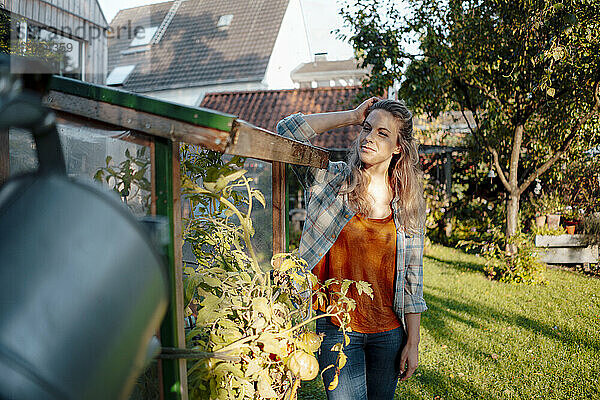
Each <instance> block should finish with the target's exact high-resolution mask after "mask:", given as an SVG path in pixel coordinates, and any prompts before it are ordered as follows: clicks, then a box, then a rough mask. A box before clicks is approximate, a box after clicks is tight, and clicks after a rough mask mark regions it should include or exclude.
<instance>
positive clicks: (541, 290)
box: [298, 245, 600, 400]
mask: <svg viewBox="0 0 600 400" xmlns="http://www.w3.org/2000/svg"><path fill="white" fill-rule="evenodd" d="M424 262H425V289H424V293H425V300H426V301H427V305H428V307H429V310H428V311H427V312H426V313H424V314H423V317H422V328H421V336H422V338H421V346H420V365H419V368H418V369H417V373H416V375H415V377H413V378H412V379H410V380H409V381H408V382H406V383H404V384H401V385H398V389H397V391H396V397H397V398H398V399H415V400H416V399H424V398H426V399H436V398H437V399H477V398H480V399H513V398H514V399H565V398H568V399H590V398H600V378H599V376H600V361H599V360H600V279H596V278H591V277H586V276H583V275H579V274H575V273H571V272H568V271H562V270H549V271H547V272H546V278H547V284H546V285H541V286H517V285H511V284H504V283H498V282H493V281H490V280H488V279H487V278H486V277H485V276H484V275H483V273H482V272H481V271H482V268H483V260H482V259H480V258H479V257H476V256H473V255H469V254H465V253H464V252H461V251H458V250H454V249H449V248H445V247H442V246H435V245H434V246H432V247H431V248H430V249H429V250H428V251H427V253H426V256H425V261H424ZM438 396H439V397H438ZM298 398H299V399H324V398H325V393H324V391H323V384H322V382H320V380H319V379H318V378H317V379H315V380H314V381H312V382H305V383H304V384H303V385H302V388H301V390H300V392H299V397H298Z"/></svg>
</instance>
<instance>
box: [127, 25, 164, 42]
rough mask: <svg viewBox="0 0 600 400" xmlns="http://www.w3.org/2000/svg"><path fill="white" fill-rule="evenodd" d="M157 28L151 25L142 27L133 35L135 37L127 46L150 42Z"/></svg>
mask: <svg viewBox="0 0 600 400" xmlns="http://www.w3.org/2000/svg"><path fill="white" fill-rule="evenodd" d="M157 30H158V26H152V27H150V28H144V30H140V31H138V32H137V35H135V38H134V39H133V40H132V41H131V43H130V44H129V47H135V46H145V45H147V44H150V41H151V40H152V38H153V37H154V34H155V33H156V31H157Z"/></svg>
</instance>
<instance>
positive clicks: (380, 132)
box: [359, 109, 400, 168]
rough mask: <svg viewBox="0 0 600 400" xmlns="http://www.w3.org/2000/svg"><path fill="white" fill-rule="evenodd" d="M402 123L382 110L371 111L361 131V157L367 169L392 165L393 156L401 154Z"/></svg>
mask: <svg viewBox="0 0 600 400" xmlns="http://www.w3.org/2000/svg"><path fill="white" fill-rule="evenodd" d="M399 124H400V122H399V121H398V120H397V119H396V118H394V116H393V115H392V114H391V113H389V112H387V111H385V110H381V109H376V110H373V111H371V113H370V114H369V116H368V117H367V119H366V120H365V123H364V124H363V128H362V130H361V131H360V140H359V146H360V149H359V155H360V160H361V161H362V162H363V164H365V167H366V168H369V167H372V166H376V165H383V166H385V168H387V167H388V166H389V165H390V161H391V160H392V155H393V154H398V153H400V147H399V146H398V132H399V130H400V129H399V128H400V126H399Z"/></svg>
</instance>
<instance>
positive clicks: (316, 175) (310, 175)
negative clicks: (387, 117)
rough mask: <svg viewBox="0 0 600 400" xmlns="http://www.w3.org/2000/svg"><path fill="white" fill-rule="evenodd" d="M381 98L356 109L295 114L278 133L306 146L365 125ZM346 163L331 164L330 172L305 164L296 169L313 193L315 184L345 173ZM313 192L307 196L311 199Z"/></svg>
mask: <svg viewBox="0 0 600 400" xmlns="http://www.w3.org/2000/svg"><path fill="white" fill-rule="evenodd" d="M377 101H378V99H377V98H371V99H369V100H366V101H364V102H363V103H362V104H361V105H360V106H358V107H357V108H355V109H354V110H347V111H337V112H327V113H319V114H309V115H303V114H293V115H290V116H289V117H286V118H284V119H282V120H281V121H279V123H278V124H277V129H276V130H277V133H278V134H279V135H281V136H284V137H287V138H290V139H294V140H298V141H300V142H302V143H306V144H311V142H310V139H312V138H313V137H314V136H316V135H317V134H319V133H323V132H325V131H328V130H331V129H335V128H338V127H342V126H348V125H353V124H362V122H363V121H364V119H365V118H366V116H367V112H368V110H369V107H371V105H372V104H374V103H375V102H377ZM343 165H345V163H343V162H339V161H338V162H331V161H330V162H329V163H328V166H327V168H326V169H320V168H315V167H307V166H303V165H292V170H293V171H294V173H295V174H296V176H297V177H298V180H299V181H300V183H301V185H302V187H303V188H304V189H305V190H306V191H310V189H311V187H312V186H313V185H315V184H319V183H322V182H325V181H326V180H327V179H333V178H332V177H334V176H337V175H339V174H340V172H342V170H343ZM309 195H310V193H307V200H308V196H309Z"/></svg>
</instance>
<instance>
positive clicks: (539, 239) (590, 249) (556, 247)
mask: <svg viewBox="0 0 600 400" xmlns="http://www.w3.org/2000/svg"><path fill="white" fill-rule="evenodd" d="M583 237H584V235H554V236H552V235H536V237H535V246H536V247H538V248H539V254H540V261H542V262H545V263H546V264H584V265H585V264H594V263H597V262H598V246H586V245H585V244H584V243H583Z"/></svg>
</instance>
